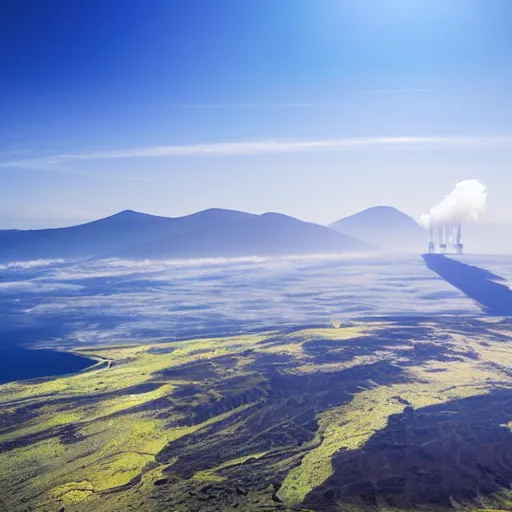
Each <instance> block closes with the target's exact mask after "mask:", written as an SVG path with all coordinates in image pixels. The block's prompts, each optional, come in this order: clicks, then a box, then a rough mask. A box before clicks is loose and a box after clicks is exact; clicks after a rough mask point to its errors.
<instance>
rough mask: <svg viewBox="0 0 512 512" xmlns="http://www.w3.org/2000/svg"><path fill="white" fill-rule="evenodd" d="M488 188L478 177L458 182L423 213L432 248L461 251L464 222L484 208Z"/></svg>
mask: <svg viewBox="0 0 512 512" xmlns="http://www.w3.org/2000/svg"><path fill="white" fill-rule="evenodd" d="M486 202H487V191H486V188H485V185H483V184H482V183H480V182H479V181H478V180H465V181H461V182H459V183H457V185H456V186H455V188H454V189H453V190H452V192H451V193H450V194H449V195H448V196H446V197H445V198H444V199H443V200H442V201H441V202H440V203H439V204H438V205H437V206H434V207H433V208H432V209H431V210H430V212H429V213H428V214H426V215H422V216H421V224H423V225H424V226H425V227H426V228H428V229H429V231H430V234H431V236H430V241H429V252H436V248H439V251H440V252H446V249H447V246H448V245H449V246H450V250H452V249H453V250H454V252H456V253H457V254H460V253H462V251H463V248H464V245H463V243H462V227H461V222H465V221H477V220H478V219H479V218H480V215H481V214H482V213H484V212H485V206H486Z"/></svg>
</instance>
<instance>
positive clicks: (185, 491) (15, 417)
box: [0, 319, 512, 512]
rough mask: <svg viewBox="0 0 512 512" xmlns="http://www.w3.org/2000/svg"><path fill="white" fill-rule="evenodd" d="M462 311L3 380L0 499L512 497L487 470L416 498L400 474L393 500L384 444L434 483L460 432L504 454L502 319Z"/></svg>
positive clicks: (506, 372) (500, 500)
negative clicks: (477, 481)
mask: <svg viewBox="0 0 512 512" xmlns="http://www.w3.org/2000/svg"><path fill="white" fill-rule="evenodd" d="M466 322H473V324H472V328H471V329H468V330H467V333H466V332H464V331H461V330H460V329H459V326H458V324H457V321H456V320H454V319H447V320H446V321H439V322H437V321H436V322H434V321H431V322H428V323H427V322H423V323H422V322H420V321H418V322H412V321H411V322H406V323H403V324H401V323H400V322H388V323H379V322H372V323H367V324H365V325H351V326H344V325H341V326H338V324H336V325H333V327H327V328H321V329H302V330H301V329H298V330H296V331H293V332H284V333H280V332H267V333H261V334H257V335H245V336H233V337H226V338H208V339H197V340H189V341H181V342H172V343H154V344H151V345H136V346H135V345H134V346H123V347H115V346H112V347H100V348H95V347H89V348H84V349H80V351H77V352H78V353H80V354H83V355H87V356H89V357H93V358H96V359H98V360H103V361H108V364H104V365H102V366H97V367H95V368H93V369H92V370H90V371H87V372H83V373H80V374H77V375H72V376H65V377H59V378H54V379H46V380H39V381H33V382H31V381H27V382H13V383H9V384H5V385H3V386H0V495H1V496H2V500H3V502H4V503H2V501H0V508H1V505H2V504H3V505H4V506H5V507H6V510H8V511H9V512H11V511H12V512H18V511H29V510H33V511H38V512H39V511H40V512H50V511H51V512H55V511H57V510H60V509H61V508H64V509H65V510H66V512H80V511H87V512H95V511H106V512H115V511H117V510H130V509H132V510H141V511H148V512H149V511H159V510H162V511H163V510H175V511H178V512H185V511H189V510H198V511H203V510H205V511H208V510H212V511H213V510H226V511H227V510H235V509H238V510H244V511H245V510H247V511H251V510H260V509H261V510H272V509H273V508H275V509H276V510H285V508H286V506H288V507H294V510H304V511H306V510H322V509H323V507H326V506H327V505H328V506H331V507H336V506H337V507H342V508H340V510H341V509H342V510H352V511H357V512H363V511H365V510H381V511H386V512H391V511H394V510H397V511H398V510H401V511H406V510H431V511H434V510H440V511H444V510H449V509H453V508H456V509H459V510H463V511H466V510H467V511H469V510H489V511H490V510H510V509H511V508H510V507H511V506H512V496H511V493H510V491H507V490H506V489H502V488H495V489H494V488H492V485H490V484H489V483H487V487H489V489H490V491H489V492H488V493H482V492H480V493H478V494H477V495H475V496H473V497H471V496H469V495H464V496H462V495H461V497H459V498H458V497H457V495H456V493H455V494H454V495H453V496H449V497H448V498H446V500H445V501H444V502H443V499H441V498H440V501H439V502H438V503H434V502H433V503H423V502H422V500H423V499H424V495H425V492H426V491H425V492H424V490H423V489H422V488H421V481H420V483H418V482H416V480H412V481H410V482H409V483H408V484H407V485H409V491H408V493H409V494H408V498H407V499H410V500H412V499H413V498H412V497H417V502H415V503H414V505H413V506H411V504H410V503H409V504H408V502H407V500H406V499H405V498H403V500H405V501H403V502H401V503H399V502H400V499H402V498H400V497H399V495H400V493H399V492H398V491H397V490H396V489H397V488H398V487H397V486H399V485H402V484H401V483H400V482H402V480H403V481H404V482H405V481H406V480H407V474H406V471H407V468H406V467H402V466H401V465H400V464H401V462H400V460H401V459H400V457H395V458H392V456H391V455H390V454H392V453H395V452H393V451H390V450H389V449H388V447H389V446H391V445H393V443H396V446H397V447H402V446H406V445H407V443H410V446H408V445H407V446H408V448H407V449H408V450H416V452H417V453H418V454H419V455H418V457H420V456H421V457H424V460H425V461H429V462H425V467H424V468H422V469H420V470H419V471H420V472H423V473H422V474H425V475H431V476H429V478H430V477H431V478H432V479H433V480H432V481H435V478H436V475H437V474H438V473H439V472H442V471H443V467H442V466H439V462H437V461H439V460H444V459H443V457H444V458H446V457H449V456H451V455H450V454H447V453H445V452H443V451H442V450H446V449H448V448H446V447H449V446H451V445H452V444H454V443H461V442H463V443H466V441H464V439H466V438H467V439H468V440H469V439H473V440H474V442H473V444H471V442H469V441H467V444H463V451H464V450H465V451H464V453H466V452H467V453H470V454H471V457H473V459H475V460H476V459H478V464H479V465H480V467H489V471H491V472H492V471H494V472H496V471H500V469H499V468H502V469H503V468H505V469H506V465H507V460H509V459H506V457H505V455H502V454H508V453H510V454H511V457H512V441H511V440H510V438H507V437H503V435H504V430H506V431H507V433H508V434H510V437H512V433H511V425H512V409H511V407H512V398H510V395H511V394H512V379H511V373H510V368H511V367H512V348H511V344H510V343H508V342H507V341H506V340H507V336H510V332H509V331H508V327H507V325H506V323H505V322H503V323H500V322H493V323H487V322H484V321H482V320H479V319H466ZM472 400H476V402H475V405H473V402H472ZM473 411H474V413H473ZM482 415H486V416H487V417H486V418H485V419H486V421H487V423H485V424H483V423H482V421H483V420H482ZM446 418H449V419H450V422H449V423H445V422H446V421H447V420H446ZM455 420H456V423H454V421H455ZM457 422H458V423H457ZM440 425H441V426H440ZM482 425H483V426H482ZM436 429H437V430H436ZM486 429H488V430H486ZM489 429H490V430H489ZM500 429H501V430H500ZM403 432H406V433H407V435H406V437H405V438H402V437H401V436H403V435H405V434H403ZM432 432H435V433H436V434H435V435H434V434H432ZM494 432H496V434H494ZM440 433H441V434H440ZM439 435H446V436H447V437H446V442H445V443H444V444H443V443H441V444H439V443H438V442H437V438H436V437H435V436H439ZM379 436H380V437H379ZM422 436H423V437H422ZM432 436H434V437H432ZM493 436H495V437H499V438H500V439H501V441H500V442H501V443H502V444H501V445H500V446H499V447H498V448H496V447H494V445H492V446H493V447H492V448H490V447H491V444H492V443H491V441H492V439H493ZM507 439H508V441H507ZM450 443H451V444H450ZM443 446H444V447H443ZM400 449H402V448H400ZM404 449H405V448H404ZM429 450H430V451H429ZM439 450H441V452H439ZM472 450H473V451H472ZM416 452H415V453H416ZM438 452H439V453H441V455H438ZM360 457H366V458H365V459H364V460H365V462H364V463H363V462H359V458H360ZM468 457H469V456H468ZM361 460H362V459H361ZM454 460H457V464H459V463H460V464H465V463H466V462H464V461H463V460H462V459H461V460H459V459H454ZM468 460H469V459H468ZM510 460H512V459H510ZM432 461H434V462H432ZM496 461H497V462H496ZM467 464H471V463H470V462H468V463H467ZM380 465H381V466H380ZM345 467H353V468H355V469H354V470H353V471H352V472H350V471H349V472H346V471H345V469H344V468H345ZM363 467H364V468H367V469H365V470H362V469H361V468H363ZM497 468H498V469H497ZM505 469H503V471H505ZM509 469H510V471H512V468H509ZM507 470H508V469H507ZM400 471H402V472H404V474H403V475H402V474H401V473H400ZM450 471H451V472H452V473H451V474H452V477H453V471H454V470H453V468H451V469H450ZM381 473H382V474H383V475H384V474H388V473H389V475H391V476H389V477H386V478H388V480H389V481H390V482H392V483H391V484H389V485H390V487H389V489H388V490H386V488H385V486H386V485H387V484H386V482H388V480H386V479H385V478H384V477H383V478H384V480H382V482H381V481H380V480H379V479H380V476H379V475H380V474H381ZM463 473H464V474H466V476H467V475H468V474H469V475H473V474H475V475H476V474H477V473H476V472H474V471H473V470H472V469H471V468H470V469H468V468H467V467H461V474H463ZM397 475H401V476H400V478H401V479H400V478H398V476H397ZM395 477H396V478H398V480H396V479H395V480H396V481H395V480H393V479H394V478H395ZM453 478H456V477H453ZM471 478H472V476H471ZM475 478H476V477H475ZM503 478H506V475H505V473H504V476H503ZM468 481H470V484H467V485H471V486H472V485H473V480H471V479H470V480H468ZM397 482H398V483H397ZM411 482H412V483H411ZM404 485H406V484H404ZM411 485H413V486H414V485H416V487H417V488H412V490H411V488H410V486H411ZM464 485H466V484H465V483H464ZM363 488H364V489H365V491H364V492H362V491H359V490H357V489H363ZM466 490H467V489H466ZM469 491H471V489H470V490H469ZM491 491H492V492H491ZM397 493H398V494H397ZM469 494H471V492H469ZM397 496H398V497H397ZM468 496H469V497H468ZM414 499H416V498H414ZM397 500H398V501H397ZM450 500H451V501H450ZM395 502H396V503H395ZM507 507H508V508H507Z"/></svg>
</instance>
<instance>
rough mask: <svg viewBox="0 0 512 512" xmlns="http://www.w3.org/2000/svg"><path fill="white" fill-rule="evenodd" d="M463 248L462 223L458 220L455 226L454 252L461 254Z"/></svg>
mask: <svg viewBox="0 0 512 512" xmlns="http://www.w3.org/2000/svg"><path fill="white" fill-rule="evenodd" d="M463 250H464V244H463V243H462V223H461V222H459V225H458V226H457V243H456V244H455V252H456V253H457V254H462V251H463Z"/></svg>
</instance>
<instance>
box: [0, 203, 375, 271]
mask: <svg viewBox="0 0 512 512" xmlns="http://www.w3.org/2000/svg"><path fill="white" fill-rule="evenodd" d="M371 249H372V247H370V246H369V245H368V244H365V243H363V242H361V241H359V240H355V239H354V238H352V237H349V236H346V235H342V234H340V233H337V232H336V231H334V230H331V229H329V228H326V227H324V226H318V225H316V224H309V223H306V222H301V221H299V220H297V219H294V218H292V217H287V216H285V215H279V214H265V215H253V214H250V213H245V212H238V211H232V210H222V209H210V210H205V211H202V212H198V213H194V214H192V215H187V216H185V217H178V218H167V217H157V216H154V215H147V214H144V213H138V212H134V211H131V210H127V211H123V212H120V213H118V214H116V215H112V216H111V217H107V218H104V219H100V220H97V221H94V222H89V223H87V224H82V225H79V226H72V227H67V228H57V229H43V230H27V231H22V230H6V231H0V261H14V260H34V259H52V258H66V259H68V258H69V259H80V258H87V257H129V258H172V257H179V258H187V257H212V256H248V255H263V254H265V255H267V254H304V253H320V252H328V253H333V252H347V251H348V252H354V251H368V250H371Z"/></svg>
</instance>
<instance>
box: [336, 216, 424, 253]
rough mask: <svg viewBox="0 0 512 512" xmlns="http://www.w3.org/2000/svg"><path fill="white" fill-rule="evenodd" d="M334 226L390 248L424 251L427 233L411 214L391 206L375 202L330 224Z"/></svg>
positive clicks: (354, 235)
mask: <svg viewBox="0 0 512 512" xmlns="http://www.w3.org/2000/svg"><path fill="white" fill-rule="evenodd" d="M329 227H331V228H332V229H335V230H336V231H338V232H340V233H344V234H346V235H351V236H353V237H356V238H359V239H360V240H364V241H366V242H369V243H373V244H376V245H379V246H381V247H384V248H386V249H389V250H396V251H404V252H424V251H425V247H426V245H427V243H428V234H427V232H426V230H425V229H424V228H422V227H421V226H420V225H419V224H418V223H417V222H416V221H415V220H414V219H413V218H412V217H409V215H406V214H405V213H403V212H401V211H400V210H397V209H396V208H392V207H391V206H375V207H373V208H368V209H367V210H363V211H362V212H359V213H356V214H355V215H351V216H350V217H345V218H343V219H340V220H338V221H336V222H333V223H332V224H330V226H329Z"/></svg>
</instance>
